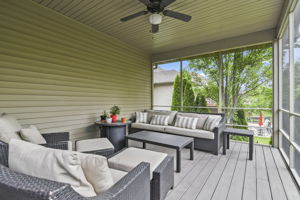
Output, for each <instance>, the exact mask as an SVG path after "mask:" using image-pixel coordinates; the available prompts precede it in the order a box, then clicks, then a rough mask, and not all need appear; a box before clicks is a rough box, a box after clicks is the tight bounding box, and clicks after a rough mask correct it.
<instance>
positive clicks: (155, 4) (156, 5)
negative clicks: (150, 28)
mask: <svg viewBox="0 0 300 200" xmlns="http://www.w3.org/2000/svg"><path fill="white" fill-rule="evenodd" d="M150 1H151V4H149V5H148V6H147V10H148V11H149V12H151V13H160V12H162V11H164V7H161V0H150Z"/></svg>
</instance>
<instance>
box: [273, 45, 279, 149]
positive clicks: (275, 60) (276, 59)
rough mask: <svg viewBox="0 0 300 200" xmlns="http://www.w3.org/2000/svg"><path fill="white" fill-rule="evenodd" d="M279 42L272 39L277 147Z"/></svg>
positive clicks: (274, 116)
mask: <svg viewBox="0 0 300 200" xmlns="http://www.w3.org/2000/svg"><path fill="white" fill-rule="evenodd" d="M279 97H280V96H279V42H278V40H274V41H273V109H272V114H273V120H272V121H273V135H272V138H273V142H272V145H273V147H276V148H278V147H279Z"/></svg>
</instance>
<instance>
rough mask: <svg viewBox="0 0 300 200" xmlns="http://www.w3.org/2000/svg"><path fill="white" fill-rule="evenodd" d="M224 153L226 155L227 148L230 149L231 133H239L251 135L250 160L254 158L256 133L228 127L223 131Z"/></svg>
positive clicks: (240, 134)
mask: <svg viewBox="0 0 300 200" xmlns="http://www.w3.org/2000/svg"><path fill="white" fill-rule="evenodd" d="M223 134H224V135H223V154H224V155H226V148H227V149H229V135H239V136H246V137H249V160H252V159H253V145H254V142H253V138H254V133H253V131H250V130H245V129H237V128H226V129H225V130H224V132H223Z"/></svg>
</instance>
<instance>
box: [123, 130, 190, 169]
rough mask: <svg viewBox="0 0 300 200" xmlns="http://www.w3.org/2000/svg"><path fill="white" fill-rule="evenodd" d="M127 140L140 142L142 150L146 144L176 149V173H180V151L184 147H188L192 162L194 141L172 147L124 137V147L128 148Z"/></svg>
mask: <svg viewBox="0 0 300 200" xmlns="http://www.w3.org/2000/svg"><path fill="white" fill-rule="evenodd" d="M128 140H134V141H138V142H142V143H143V149H145V148H146V143H148V144H154V145H158V146H162V147H167V148H171V149H176V172H177V173H180V171H181V150H182V149H183V148H185V147H188V148H189V149H190V160H194V140H192V141H191V142H188V143H187V144H185V145H182V146H180V147H179V146H172V145H168V144H163V143H160V142H153V141H148V140H147V141H146V140H142V139H139V138H133V137H130V136H126V146H127V147H128Z"/></svg>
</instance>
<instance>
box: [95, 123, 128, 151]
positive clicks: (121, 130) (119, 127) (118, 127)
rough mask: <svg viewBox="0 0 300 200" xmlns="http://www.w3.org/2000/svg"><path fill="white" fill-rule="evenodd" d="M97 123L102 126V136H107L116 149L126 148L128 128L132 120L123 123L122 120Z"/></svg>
mask: <svg viewBox="0 0 300 200" xmlns="http://www.w3.org/2000/svg"><path fill="white" fill-rule="evenodd" d="M95 124H96V125H97V126H98V127H99V128H100V137H106V138H107V139H108V140H109V141H110V142H111V143H112V144H113V145H114V147H115V151H116V152H117V151H120V150H121V149H123V148H125V145H126V144H125V136H126V128H127V126H128V125H130V124H131V121H127V122H126V123H122V122H120V121H118V122H114V123H106V122H100V121H97V122H95Z"/></svg>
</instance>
